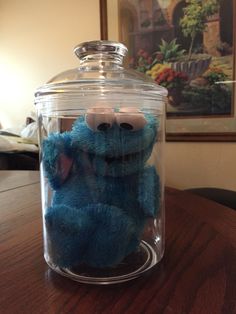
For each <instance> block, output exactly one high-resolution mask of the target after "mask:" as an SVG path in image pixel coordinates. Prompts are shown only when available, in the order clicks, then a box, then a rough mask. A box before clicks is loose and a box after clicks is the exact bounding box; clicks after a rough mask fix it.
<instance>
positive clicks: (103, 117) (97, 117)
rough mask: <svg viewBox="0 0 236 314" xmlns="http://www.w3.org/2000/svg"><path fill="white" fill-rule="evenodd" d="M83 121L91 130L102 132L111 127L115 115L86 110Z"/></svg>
mask: <svg viewBox="0 0 236 314" xmlns="http://www.w3.org/2000/svg"><path fill="white" fill-rule="evenodd" d="M85 121H86V123H87V125H88V127H89V128H90V129H91V130H93V131H95V132H98V131H103V132H104V131H107V130H108V129H110V128H111V127H112V125H113V123H114V121H115V115H114V113H113V112H98V111H95V112H93V111H90V110H88V112H87V114H86V115H85Z"/></svg>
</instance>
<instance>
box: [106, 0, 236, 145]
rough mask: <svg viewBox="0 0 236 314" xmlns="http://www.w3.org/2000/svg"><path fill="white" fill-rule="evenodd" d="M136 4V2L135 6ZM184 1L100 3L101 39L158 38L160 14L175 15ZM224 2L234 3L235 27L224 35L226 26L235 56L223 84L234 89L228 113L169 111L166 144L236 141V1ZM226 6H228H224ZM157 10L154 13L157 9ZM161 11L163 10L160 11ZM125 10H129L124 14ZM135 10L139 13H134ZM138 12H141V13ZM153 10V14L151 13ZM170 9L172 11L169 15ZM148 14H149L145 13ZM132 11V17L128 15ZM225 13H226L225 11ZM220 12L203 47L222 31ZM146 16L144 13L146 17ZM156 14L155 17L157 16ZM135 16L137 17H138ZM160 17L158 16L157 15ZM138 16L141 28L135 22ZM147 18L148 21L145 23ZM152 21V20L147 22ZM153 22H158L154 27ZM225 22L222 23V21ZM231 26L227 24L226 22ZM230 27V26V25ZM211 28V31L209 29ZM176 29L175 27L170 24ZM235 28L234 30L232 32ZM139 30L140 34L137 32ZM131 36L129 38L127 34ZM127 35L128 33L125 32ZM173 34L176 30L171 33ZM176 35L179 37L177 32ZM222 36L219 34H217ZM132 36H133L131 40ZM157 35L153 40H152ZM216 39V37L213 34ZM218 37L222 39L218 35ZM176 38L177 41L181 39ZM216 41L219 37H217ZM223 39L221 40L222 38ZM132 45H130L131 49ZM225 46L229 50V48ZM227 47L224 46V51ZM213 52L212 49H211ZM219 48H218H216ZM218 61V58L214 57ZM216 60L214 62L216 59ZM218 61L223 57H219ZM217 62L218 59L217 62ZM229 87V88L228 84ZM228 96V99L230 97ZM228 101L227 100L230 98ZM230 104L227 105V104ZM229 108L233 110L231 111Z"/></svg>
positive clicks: (211, 19) (113, 0)
mask: <svg viewBox="0 0 236 314" xmlns="http://www.w3.org/2000/svg"><path fill="white" fill-rule="evenodd" d="M136 2H137V3H136ZM181 2H184V1H178V0H147V1H146V0H145V1H141V0H109V1H107V0H100V17H101V19H100V21H101V24H100V25H101V39H104V40H106V39H109V40H117V41H121V42H123V43H124V44H126V45H127V42H126V41H127V38H126V39H125V38H124V37H125V36H129V37H130V38H132V40H131V42H132V43H133V45H134V42H135V41H134V37H135V36H136V38H137V37H138V36H139V37H142V38H144V39H145V36H146V37H147V39H146V41H147V42H148V41H149V42H150V38H155V36H156V33H155V32H157V33H158V31H159V30H160V29H162V30H163V29H164V26H165V25H164V26H163V24H162V25H160V27H159V26H158V16H159V23H160V24H161V23H163V18H162V19H160V16H161V15H160V13H161V14H163V12H164V11H165V12H164V13H165V14H167V16H168V14H170V13H171V12H172V14H174V13H173V12H176V11H175V8H176V6H177V5H178V6H179V3H181ZM223 2H229V3H232V25H231V26H230V25H229V26H228V24H224V32H225V33H227V31H228V29H227V27H230V32H232V45H231V47H228V46H230V45H229V44H228V46H227V47H228V49H230V48H231V49H232V55H230V54H229V55H228V58H227V60H228V59H231V60H230V64H231V65H232V74H231V76H230V77H229V78H228V79H227V80H225V81H224V83H225V86H231V94H230V95H231V98H230V105H229V104H228V107H227V111H225V112H223V111H222V112H220V113H217V114H205V113H204V114H201V111H199V113H197V114H195V113H194V112H191V111H189V112H187V114H186V113H184V114H182V113H181V112H180V111H179V112H177V110H176V112H177V113H176V112H174V111H173V112H171V113H170V112H168V107H167V114H166V139H167V141H224V142H232V141H236V97H235V88H234V86H235V72H236V71H235V67H236V64H235V41H236V39H235V36H236V32H234V31H233V30H234V28H235V26H236V22H235V16H236V0H224V1H223ZM145 6H146V7H145ZM224 7H227V6H226V3H225V6H224ZM140 8H141V9H143V10H142V12H143V15H142V16H143V18H142V23H141V24H142V26H140V25H141V24H140V16H141V13H140ZM154 9H155V10H154ZM159 9H160V10H159ZM125 10H126V11H125ZM135 10H136V13H137V12H138V13H137V14H136V13H135ZM138 10H139V11H138ZM152 10H154V11H155V12H154V11H152ZM167 10H169V11H168V12H167ZM145 11H146V13H145ZM132 12H133V16H132V15H129V14H131V13H132ZM222 12H223V11H222ZM222 12H221V13H218V14H215V15H212V16H210V17H209V18H208V25H207V27H208V28H209V30H208V34H207V36H205V37H206V38H204V45H205V44H206V42H207V41H208V42H212V41H213V40H214V38H211V36H213V34H214V31H215V30H216V29H218V31H219V27H220V24H219V14H225V12H223V13H222ZM144 13H145V14H144ZM154 13H155V14H154ZM125 14H126V15H127V19H128V20H130V19H133V20H134V21H133V24H134V25H136V26H135V27H136V28H135V27H134V28H133V29H131V30H128V31H127V25H125V23H124V16H125ZM135 14H136V15H135ZM158 14H159V15H158ZM122 16H123V20H122V21H123V22H122V24H121V19H122ZM137 16H139V26H137V25H138V23H137V21H135V19H136V18H137ZM145 18H146V20H145ZM148 18H149V20H148ZM227 21H229V16H228V17H227ZM172 22H173V21H172ZM154 23H156V24H155V25H154ZM221 23H222V22H221ZM227 23H228V22H227ZM229 24H230V23H229ZM209 25H210V26H211V28H212V29H210V27H209ZM171 27H172V28H173V27H174V26H173V25H171ZM231 28H232V29H231ZM138 30H139V31H138ZM126 31H127V32H128V35H127V32H126ZM125 32H126V33H125ZM172 32H173V31H172ZM175 34H177V35H178V33H177V32H176V33H175ZM218 35H219V34H218ZM132 36H133V37H132ZM153 36H154V37H153ZM214 36H215V35H214ZM218 37H219V36H218ZM170 38H172V39H174V38H176V36H172V37H170ZM178 38H179V37H178V36H177V40H178ZM215 38H216V37H215ZM219 38H220V37H219ZM129 45H130V43H128V45H127V46H128V48H130V47H129ZM227 47H226V48H227ZM137 48H138V41H137V40H136V42H135V47H132V48H131V51H134V50H135V49H136V51H137ZM223 48H224V47H222V49H223ZM209 49H210V48H209ZM217 49H218V48H217ZM215 59H217V58H215ZM215 59H214V60H215ZM218 59H219V60H221V59H220V57H219V58H218ZM218 59H217V60H218ZM226 84H228V85H226ZM228 97H229V96H228ZM227 99H228V98H227ZM226 103H227V102H226ZM229 106H230V109H229Z"/></svg>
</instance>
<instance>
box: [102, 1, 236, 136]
mask: <svg viewBox="0 0 236 314" xmlns="http://www.w3.org/2000/svg"><path fill="white" fill-rule="evenodd" d="M199 3H200V5H199ZM199 10H200V14H199ZM100 13H101V14H100V15H101V38H102V39H109V40H117V41H120V42H122V43H124V44H125V45H126V46H127V47H128V50H129V54H128V58H127V59H126V62H127V65H128V66H130V67H132V68H134V69H136V70H138V71H140V72H143V73H144V74H146V75H149V76H151V77H152V78H153V79H154V80H155V81H156V82H157V84H160V85H162V86H164V87H166V88H167V90H168V99H167V102H166V138H167V140H171V141H235V140H236V97H235V92H236V91H235V90H236V88H235V84H236V83H235V67H236V63H235V36H236V32H234V28H235V26H236V21H235V20H236V0H206V1H199V0H109V1H106V0H100ZM195 13H196V14H195Z"/></svg>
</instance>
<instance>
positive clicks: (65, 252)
mask: <svg viewBox="0 0 236 314" xmlns="http://www.w3.org/2000/svg"><path fill="white" fill-rule="evenodd" d="M145 118H146V120H147V124H146V125H145V126H144V128H143V129H142V130H139V131H133V132H131V131H127V130H122V129H120V128H119V127H118V126H117V125H116V124H114V125H113V127H112V128H111V129H109V130H107V131H101V132H93V131H92V130H91V129H89V128H88V127H87V125H86V122H85V120H84V118H83V117H81V118H79V119H77V121H76V122H75V124H74V126H73V128H72V131H71V132H66V133H63V134H58V133H56V134H51V135H50V136H49V137H48V138H47V139H46V140H44V142H43V155H42V159H43V166H44V172H45V175H46V177H47V178H48V181H49V183H50V185H51V187H52V189H53V190H54V193H53V199H52V204H51V206H50V207H49V208H47V210H46V213H45V222H46V229H47V236H48V243H49V254H50V256H51V257H52V260H53V262H54V263H55V264H57V265H58V266H60V267H68V268H71V267H75V266H78V265H79V264H81V263H85V264H87V265H89V266H92V267H99V268H102V267H114V266H115V265H117V264H119V263H120V262H121V261H122V260H123V259H124V258H125V257H126V256H127V255H128V254H130V253H132V252H133V251H135V250H136V249H137V247H138V245H139V243H140V239H141V234H142V232H143V229H144V226H145V222H146V220H147V219H148V218H150V217H151V218H153V217H154V216H155V215H156V213H157V211H158V208H159V193H160V188H159V176H158V174H157V173H156V170H155V168H154V167H153V166H146V162H147V160H148V158H149V157H150V155H151V152H152V148H153V145H154V143H155V141H156V137H157V120H156V118H154V117H153V116H152V115H146V116H145ZM62 154H63V155H64V156H66V158H69V159H71V160H72V162H73V164H72V167H71V169H70V172H69V174H68V176H67V178H66V179H64V180H62V178H61V175H60V174H61V172H60V171H58V169H60V168H61V167H63V165H58V163H59V162H60V156H61V155H62Z"/></svg>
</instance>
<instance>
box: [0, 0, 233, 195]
mask: <svg viewBox="0 0 236 314" xmlns="http://www.w3.org/2000/svg"><path fill="white" fill-rule="evenodd" d="M108 4H109V5H108V10H109V16H111V17H112V18H111V19H110V21H109V25H110V23H111V24H112V26H111V27H110V28H109V38H110V39H113V40H117V39H118V31H117V29H118V28H117V6H116V1H114V0H108ZM99 37H100V30H99V1H98V0H86V1H82V0H70V1H67V0H57V1H56V0H41V1H38V0H37V1H36V0H21V1H19V0H0V47H1V49H0V84H1V85H0V88H1V93H0V121H2V123H3V124H4V126H6V127H7V126H13V125H16V124H21V123H24V119H25V117H26V115H27V114H28V113H29V112H30V111H31V110H34V106H33V94H34V91H35V88H36V87H38V86H40V85H42V84H44V83H45V82H46V81H47V80H48V79H49V78H51V77H52V76H54V75H55V74H56V73H58V72H61V71H63V70H65V69H68V68H71V67H76V65H77V60H76V58H75V57H74V56H73V52H72V49H73V47H74V46H75V45H76V44H77V43H79V42H82V41H87V40H92V39H98V38H99ZM165 160H166V183H167V185H170V186H174V187H178V188H187V187H193V186H216V187H223V188H228V189H233V190H236V162H235V161H236V143H181V142H180V143H171V142H169V143H167V144H166V158H165Z"/></svg>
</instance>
